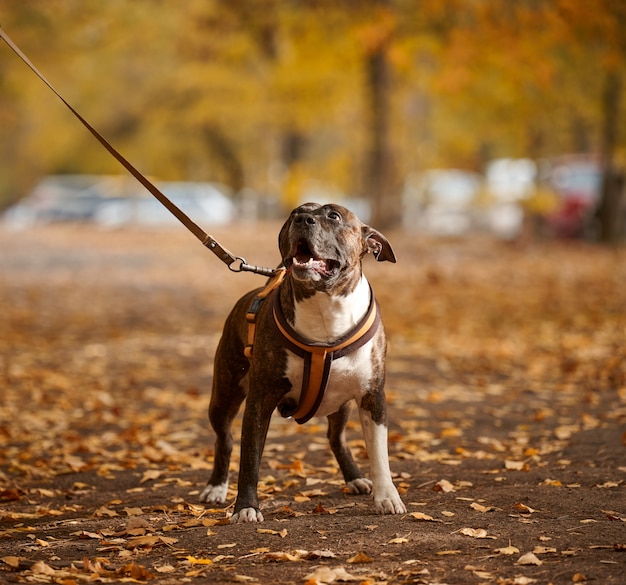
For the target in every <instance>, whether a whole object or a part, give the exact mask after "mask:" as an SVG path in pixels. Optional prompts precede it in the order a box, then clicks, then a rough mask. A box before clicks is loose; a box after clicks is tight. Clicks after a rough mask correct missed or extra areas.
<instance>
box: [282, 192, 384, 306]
mask: <svg viewBox="0 0 626 585" xmlns="http://www.w3.org/2000/svg"><path fill="white" fill-rule="evenodd" d="M278 245H279V247H280V253H281V256H282V260H283V264H284V266H285V267H286V268H287V269H288V270H289V272H290V274H291V276H292V278H293V280H294V281H295V282H297V283H298V285H299V286H301V287H303V288H304V289H306V290H308V291H309V292H310V293H314V292H316V291H323V292H327V293H330V294H345V293H348V292H350V291H351V290H352V289H353V288H354V286H356V284H357V282H358V280H359V279H360V277H361V259H362V258H363V256H364V255H365V254H367V253H369V252H371V253H373V254H374V257H375V258H376V259H377V260H378V261H379V262H382V261H384V260H387V261H389V262H395V261H396V257H395V254H394V253H393V250H392V249H391V245H390V244H389V242H388V241H387V238H385V236H383V235H382V234H381V233H380V232H378V231H376V230H375V229H373V228H371V227H369V226H368V225H365V224H363V223H361V221H360V220H359V219H358V218H357V216H356V215H354V213H352V212H351V211H350V210H348V209H346V208H345V207H342V206H341V205H335V204H327V205H320V204H319V203H305V204H304V205H301V206H300V207H297V208H296V209H294V210H293V211H292V212H291V215H290V216H289V219H287V221H286V222H285V225H283V227H282V229H281V230H280V234H279V236H278Z"/></svg>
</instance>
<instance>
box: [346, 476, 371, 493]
mask: <svg viewBox="0 0 626 585" xmlns="http://www.w3.org/2000/svg"><path fill="white" fill-rule="evenodd" d="M347 485H348V488H349V489H350V493H351V494H371V493H372V485H373V484H372V480H371V479H367V478H366V477H357V479H353V480H352V481H349V482H348V484H347Z"/></svg>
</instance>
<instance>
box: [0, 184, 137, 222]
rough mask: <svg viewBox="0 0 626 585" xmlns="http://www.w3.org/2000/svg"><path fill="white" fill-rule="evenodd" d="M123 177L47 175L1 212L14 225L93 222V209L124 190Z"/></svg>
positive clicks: (5, 219)
mask: <svg viewBox="0 0 626 585" xmlns="http://www.w3.org/2000/svg"><path fill="white" fill-rule="evenodd" d="M126 181H127V179H126V178H125V177H117V176H109V175H50V176H47V177H45V178H43V179H42V180H41V181H40V182H39V183H38V184H37V185H36V186H35V187H34V189H33V190H32V191H31V192H30V193H29V194H28V196H26V197H24V198H23V199H22V200H21V201H19V202H18V203H17V204H15V205H13V206H12V207H10V208H9V209H8V210H7V211H6V212H5V214H4V216H3V220H4V223H5V224H7V225H9V226H11V227H16V228H23V227H29V226H31V225H39V224H43V223H56V222H64V221H73V222H77V221H78V222H84V221H92V220H93V217H94V214H95V213H96V210H97V209H98V208H99V207H100V206H101V205H102V204H103V203H105V202H106V201H109V200H110V199H111V198H112V197H117V196H119V195H120V193H121V192H123V191H125V190H126V185H127V183H126Z"/></svg>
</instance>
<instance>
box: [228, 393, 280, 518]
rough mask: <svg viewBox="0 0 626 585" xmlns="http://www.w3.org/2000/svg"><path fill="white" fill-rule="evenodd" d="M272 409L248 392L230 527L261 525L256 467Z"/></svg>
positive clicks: (270, 404) (257, 468) (267, 403)
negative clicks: (244, 523) (245, 523)
mask: <svg viewBox="0 0 626 585" xmlns="http://www.w3.org/2000/svg"><path fill="white" fill-rule="evenodd" d="M257 398H258V395H257ZM274 408H275V404H273V403H272V401H271V400H267V399H266V400H258V399H257V400H255V395H254V394H253V393H252V391H251V392H250V395H249V396H248V401H247V402H246V408H245V410H244V414H243V422H242V431H241V461H240V463H239V480H238V486H237V500H236V502H235V511H234V512H233V515H232V516H231V517H230V523H231V524H236V523H242V522H263V514H261V510H260V509H259V498H258V493H257V488H258V483H259V466H260V465H261V455H262V454H263V448H264V446H265V438H266V436H267V430H268V428H269V423H270V418H271V415H272V411H273V410H274Z"/></svg>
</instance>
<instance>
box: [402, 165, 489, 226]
mask: <svg viewBox="0 0 626 585" xmlns="http://www.w3.org/2000/svg"><path fill="white" fill-rule="evenodd" d="M481 184H482V177H481V176H480V175H479V174H477V173H472V172H469V171H463V170H458V169H433V170H429V171H425V172H423V173H419V174H412V175H410V176H409V177H408V178H407V182H406V186H405V190H404V195H403V207H404V210H403V211H404V213H403V219H404V224H405V227H407V228H408V229H411V230H418V231H424V232H427V233H431V234H436V235H442V236H460V235H463V234H466V233H468V232H469V231H470V230H471V229H472V226H473V223H474V222H473V214H474V204H475V202H476V199H477V196H478V193H479V190H480V187H481Z"/></svg>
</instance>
